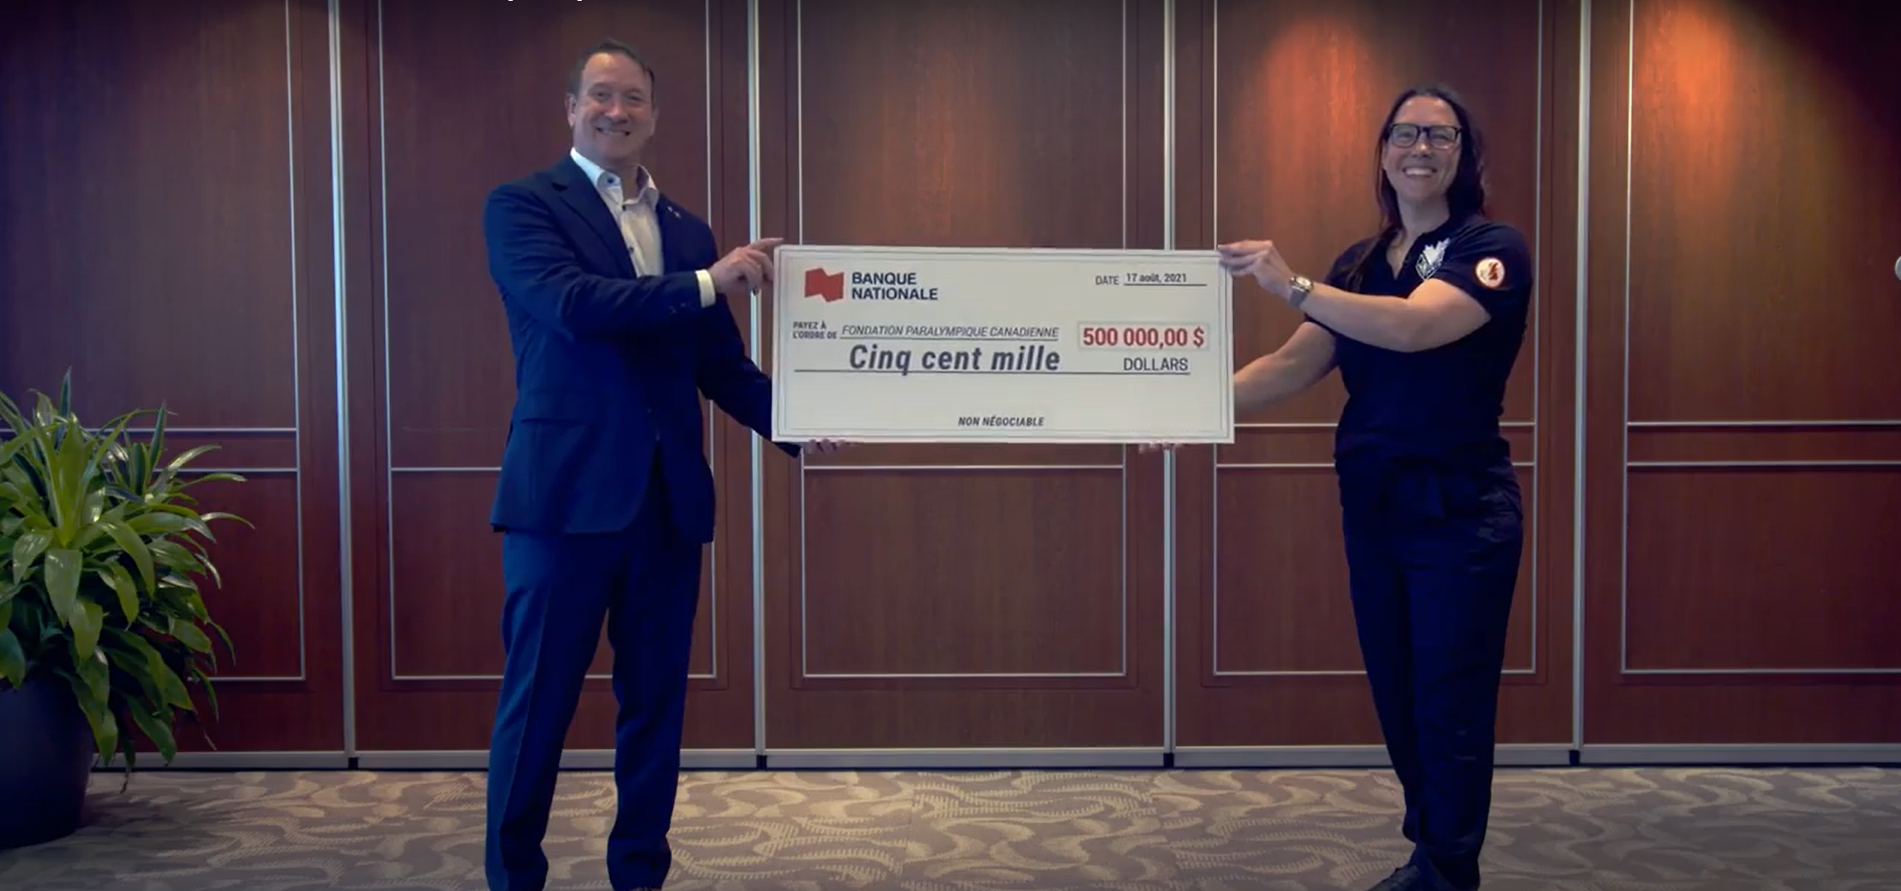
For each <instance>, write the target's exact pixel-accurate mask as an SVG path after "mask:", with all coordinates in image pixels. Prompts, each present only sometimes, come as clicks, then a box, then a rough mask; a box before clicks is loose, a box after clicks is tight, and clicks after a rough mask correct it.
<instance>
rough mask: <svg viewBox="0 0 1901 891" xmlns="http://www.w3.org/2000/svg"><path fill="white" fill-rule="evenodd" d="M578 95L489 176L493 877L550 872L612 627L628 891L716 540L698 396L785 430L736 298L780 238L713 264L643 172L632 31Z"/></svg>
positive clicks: (576, 88) (643, 98)
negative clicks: (565, 150) (566, 760)
mask: <svg viewBox="0 0 1901 891" xmlns="http://www.w3.org/2000/svg"><path fill="white" fill-rule="evenodd" d="M567 107H568V124H569V126H570V127H571V128H572V129H573V131H574V148H573V150H572V151H571V152H570V153H569V155H568V157H566V158H564V159H562V160H561V161H560V162H559V163H557V164H555V165H554V166H553V167H550V168H548V169H546V170H542V171H540V172H538V173H534V174H531V175H529V176H526V177H523V178H521V179H518V180H515V181H513V182H509V183H506V184H504V185H502V186H500V187H498V188H496V189H495V190H494V191H493V192H491V193H490V194H489V196H488V201H487V205H486V207H485V209H484V212H483V219H482V228H483V235H484V238H485V239H486V241H487V244H488V264H489V273H490V275H491V276H492V277H493V278H494V280H495V285H496V287H497V288H498V289H499V290H500V292H501V296H502V305H503V307H504V308H505V309H506V311H507V316H508V331H509V337H510V339H511V341H512V342H513V345H514V353H515V386H516V402H515V408H514V411H513V414H512V416H511V418H510V422H509V434H508V441H507V445H506V446H505V448H504V451H503V455H502V471H501V481H500V483H499V484H498V486H497V490H496V497H495V504H494V509H493V512H492V514H491V516H490V522H491V523H492V524H493V525H494V527H495V528H496V529H498V530H500V531H502V532H503V533H504V535H503V544H502V566H503V568H502V573H503V579H504V582H505V584H506V587H507V591H508V594H507V601H506V605H505V606H504V609H503V615H502V640H503V647H504V650H505V652H506V659H507V662H506V667H505V668H504V669H503V674H502V690H501V701H500V703H499V704H498V706H497V709H496V714H495V730H494V738H493V740H492V741H491V743H490V748H489V773H488V842H487V853H486V862H487V872H488V881H489V887H490V888H493V889H496V891H539V889H541V888H542V887H543V885H544V884H545V883H546V881H547V873H548V861H547V858H546V856H545V855H544V854H543V853H542V848H541V843H542V838H543V836H544V834H545V833H546V831H547V825H548V813H549V809H550V807H551V806H552V802H553V798H554V789H555V775H556V769H557V767H558V765H559V763H560V758H561V750H562V743H563V741H564V739H565V738H566V736H567V732H568V725H569V723H570V722H571V721H572V719H573V717H574V710H575V705H576V702H577V701H578V699H579V697H580V692H581V683H582V679H583V677H584V676H585V675H586V673H587V668H588V665H589V663H590V662H592V660H593V658H594V653H595V649H596V645H597V643H598V642H599V640H600V634H601V627H602V625H603V624H605V625H606V627H607V637H608V642H609V644H610V645H611V647H612V648H613V651H614V669H613V687H614V695H615V697H616V699H617V700H618V702H619V706H620V708H619V713H618V714H617V715H616V717H615V721H614V784H615V788H616V790H617V792H618V796H619V813H618V814H617V815H616V818H615V821H614V826H613V829H612V831H611V832H610V834H609V837H608V844H607V867H608V877H609V880H610V882H611V884H612V885H613V887H614V888H615V889H617V891H624V889H635V888H659V887H660V885H661V884H662V883H663V882H664V881H665V879H666V876H667V872H668V870H669V868H670V867H671V865H672V852H671V849H670V848H669V846H668V844H667V831H668V829H669V827H670V825H671V823H672V818H673V803H674V797H675V788H676V783H677V777H678V773H679V767H680V734H681V722H682V717H683V707H684V704H685V699H686V675H687V655H688V649H689V647H690V645H691V641H692V634H693V618H694V612H695V609H696V608H697V606H698V600H699V586H700V551H701V548H702V547H703V545H704V544H705V543H706V542H708V541H711V540H712V538H713V513H714V508H713V497H714V495H713V476H712V472H711V470H710V469H709V468H708V467H707V463H706V456H705V451H704V443H703V442H702V439H703V434H704V431H705V429H706V424H705V418H704V417H703V416H702V414H701V412H700V405H699V401H698V399H697V396H698V394H701V393H704V394H705V395H706V396H707V397H708V398H709V399H711V400H712V401H713V403H714V404H716V405H717V406H719V408H720V409H722V410H723V411H725V412H726V413H727V414H729V415H731V416H732V417H733V418H735V419H736V420H738V421H739V422H740V423H742V424H744V425H746V426H747V427H749V428H751V429H752V430H754V431H756V432H757V433H758V434H759V435H760V436H762V437H769V436H770V435H771V431H772V420H771V418H772V405H771V386H770V383H769V381H768V379H767V378H766V376H765V375H764V374H763V373H761V372H760V370H759V368H758V367H757V366H755V365H754V364H753V363H752V361H751V360H750V359H748V358H747V356H746V347H745V343H744V342H743V341H742V340H741V339H740V336H739V328H738V326H737V324H735V322H734V319H733V315H732V311H731V310H730V309H729V307H728V304H727V300H728V298H735V299H736V298H741V297H744V296H746V295H748V294H750V293H751V292H754V291H759V290H763V289H765V288H766V287H768V285H769V283H770V281H771V276H772V257H771V251H772V249H773V248H774V247H776V246H777V245H778V243H779V239H764V240H761V241H758V242H754V243H752V244H748V245H745V246H743V247H739V248H735V249H733V250H732V251H730V252H728V253H727V254H726V255H725V256H723V257H722V256H720V255H719V251H718V248H717V246H716V244H715V241H714V238H713V233H712V230H711V229H709V228H708V227H707V225H706V223H705V222H703V221H701V220H700V219H699V218H698V217H695V216H694V215H693V214H692V213H691V212H689V211H687V210H685V209H683V208H681V207H679V206H678V205H676V204H674V203H673V202H672V201H671V200H669V199H668V198H667V197H666V196H665V195H663V194H661V193H660V191H659V189H658V188H657V187H656V186H655V185H654V180H653V177H652V176H651V175H650V174H649V173H648V171H647V169H646V168H645V167H644V166H642V164H641V154H642V150H643V149H644V148H645V146H646V144H647V140H648V139H649V138H650V137H652V135H653V132H654V123H655V118H656V112H655V104H654V73H653V71H652V69H650V68H649V67H648V66H647V65H646V64H645V63H644V62H642V61H641V60H640V57H639V56H638V55H636V54H635V52H634V51H633V50H632V49H630V48H628V47H627V46H626V45H625V44H622V43H618V42H614V41H609V42H605V43H602V44H600V45H599V46H596V47H594V48H593V49H591V50H590V51H588V52H586V53H584V54H583V55H582V56H581V58H580V59H579V61H578V62H577V63H576V66H575V70H574V72H573V73H572V74H571V75H570V79H569V84H568V97H567ZM817 445H818V447H820V448H822V449H825V450H829V449H830V448H831V447H832V444H830V443H820V444H817ZM780 448H781V449H783V450H784V451H785V452H786V453H787V454H789V455H793V456H797V455H799V454H800V448H799V447H798V446H796V445H789V444H781V445H780Z"/></svg>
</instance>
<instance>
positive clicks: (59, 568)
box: [46, 548, 82, 624]
mask: <svg viewBox="0 0 1901 891" xmlns="http://www.w3.org/2000/svg"><path fill="white" fill-rule="evenodd" d="M81 563H82V561H81V559H80V556H79V552H78V551H73V550H67V549H66V548H53V549H51V550H48V551H47V552H46V596H47V597H49V598H51V599H52V601H53V612H54V613H56V614H58V615H59V618H60V621H62V622H66V623H68V624H72V623H74V622H76V621H77V619H76V618H75V617H74V611H73V606H74V603H75V602H76V601H77V600H78V598H79V568H80V565H81Z"/></svg>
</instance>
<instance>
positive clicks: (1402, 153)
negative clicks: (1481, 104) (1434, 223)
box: [1380, 96, 1464, 203]
mask: <svg viewBox="0 0 1901 891" xmlns="http://www.w3.org/2000/svg"><path fill="white" fill-rule="evenodd" d="M1463 138H1464V134H1463V133H1462V132H1460V129H1459V117H1458V115H1456V114H1454V113H1453V112H1452V106H1451V105H1448V104H1446V101H1445V100H1443V99H1439V98H1437V97H1433V96H1414V97H1412V98H1411V99H1408V100H1406V102H1405V103H1404V104H1402V105H1400V107H1399V113H1398V114H1395V115H1394V116H1393V125H1392V127H1390V128H1389V129H1388V130H1387V132H1386V143H1385V151H1384V152H1383V153H1382V155H1381V160H1380V166H1381V168H1383V169H1384V170H1385V171H1386V180H1387V182H1390V183H1392V184H1393V191H1395V192H1397V193H1399V198H1400V200H1401V201H1405V202H1408V203H1417V202H1421V201H1430V200H1433V199H1437V198H1441V197H1444V195H1445V193H1446V189H1448V188H1449V187H1451V185H1452V179H1453V177H1455V176H1457V175H1458V173H1459V143H1460V141H1461V140H1462V139H1463Z"/></svg>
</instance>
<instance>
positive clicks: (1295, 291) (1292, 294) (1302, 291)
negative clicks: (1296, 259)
mask: <svg viewBox="0 0 1901 891" xmlns="http://www.w3.org/2000/svg"><path fill="white" fill-rule="evenodd" d="M1290 285H1291V287H1292V289H1291V290H1290V291H1288V294H1287V302H1288V304H1290V305H1291V306H1293V307H1294V308H1295V309H1299V308H1300V304H1301V302H1302V301H1305V300H1306V299H1307V295H1308V294H1309V293H1312V291H1313V289H1314V282H1313V279H1310V278H1308V277H1306V276H1304V275H1296V276H1294V277H1293V279H1292V280H1291V281H1290Z"/></svg>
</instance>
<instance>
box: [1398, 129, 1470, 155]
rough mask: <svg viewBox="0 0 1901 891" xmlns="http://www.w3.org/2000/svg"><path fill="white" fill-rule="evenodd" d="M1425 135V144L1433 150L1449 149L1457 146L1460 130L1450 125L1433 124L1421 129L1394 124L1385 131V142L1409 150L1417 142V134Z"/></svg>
mask: <svg viewBox="0 0 1901 891" xmlns="http://www.w3.org/2000/svg"><path fill="white" fill-rule="evenodd" d="M1422 132H1423V133H1425V134H1426V144H1428V145H1430V146H1432V147H1433V148H1441V149H1442V148H1451V147H1453V146H1455V145H1458V144H1459V134H1460V132H1461V131H1460V130H1459V128H1457V127H1454V126H1451V125H1450V124H1435V125H1433V126H1430V127H1422V126H1420V125H1418V124H1394V125H1393V126H1391V127H1388V128H1387V129H1386V141H1387V142H1390V143H1392V144H1393V145H1396V146H1398V147H1400V148H1411V147H1413V145H1414V144H1416V143H1418V142H1419V134H1420V133H1422Z"/></svg>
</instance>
